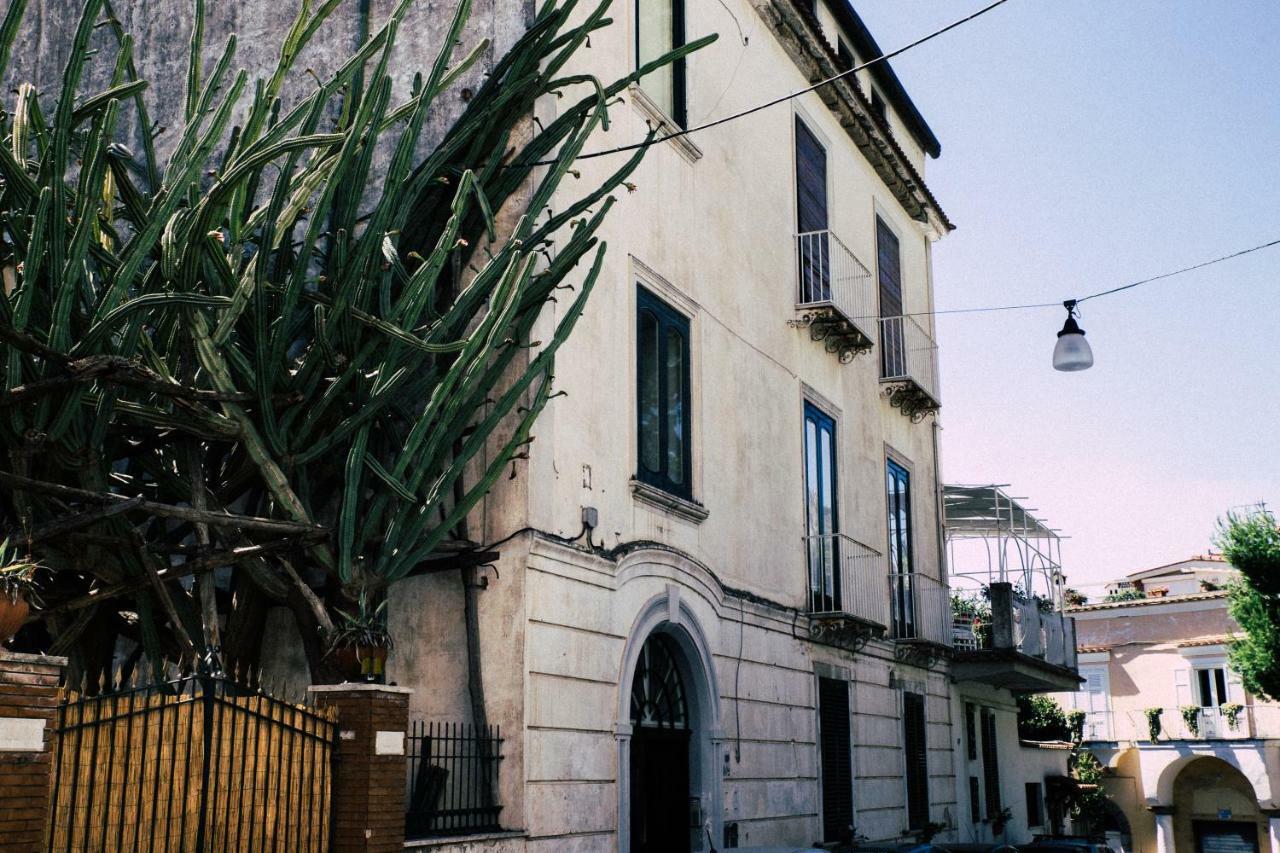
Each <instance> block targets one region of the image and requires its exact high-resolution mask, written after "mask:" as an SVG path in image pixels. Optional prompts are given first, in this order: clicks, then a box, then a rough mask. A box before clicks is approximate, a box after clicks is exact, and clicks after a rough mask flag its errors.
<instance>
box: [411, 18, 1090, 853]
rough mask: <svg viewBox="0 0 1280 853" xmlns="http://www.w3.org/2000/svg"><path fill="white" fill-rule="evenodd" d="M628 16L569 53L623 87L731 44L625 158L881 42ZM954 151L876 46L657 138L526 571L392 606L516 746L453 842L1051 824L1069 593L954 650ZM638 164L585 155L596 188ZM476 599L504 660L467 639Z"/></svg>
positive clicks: (562, 417)
mask: <svg viewBox="0 0 1280 853" xmlns="http://www.w3.org/2000/svg"><path fill="white" fill-rule="evenodd" d="M611 17H612V18H613V19H614V23H613V24H612V25H611V26H609V27H608V28H606V29H604V30H601V31H600V32H598V33H597V34H595V35H593V37H592V39H591V44H590V47H589V48H588V49H585V50H584V51H582V52H581V54H580V55H579V56H578V57H577V58H576V59H575V60H574V63H573V64H574V67H567V68H566V69H564V73H565V74H575V73H590V74H594V75H596V76H598V77H599V78H600V79H603V80H609V79H615V78H617V77H620V76H622V75H624V74H626V73H628V72H629V71H631V70H632V69H633V68H635V67H637V64H642V63H643V62H644V61H645V60H646V59H648V58H651V57H652V56H656V55H659V54H661V53H662V52H663V51H664V50H666V49H668V48H669V47H671V46H672V45H673V44H680V43H682V42H684V41H686V40H687V39H690V38H693V37H694V36H696V35H702V34H705V33H709V32H719V33H720V34H721V37H720V39H719V41H717V42H716V43H715V44H713V45H712V46H711V47H709V48H707V49H705V50H703V51H700V52H698V53H696V54H694V55H692V56H690V57H689V58H688V59H687V60H686V61H684V62H682V63H681V64H679V65H677V66H676V67H675V68H673V69H671V71H670V72H669V73H666V72H664V73H663V74H660V75H652V77H651V78H646V79H645V80H644V81H642V83H641V84H640V85H638V86H634V87H632V88H631V89H630V90H628V91H627V92H626V93H625V94H624V95H623V97H622V98H621V101H620V102H619V103H618V104H617V105H616V106H615V107H614V109H613V113H612V116H611V118H612V121H611V125H610V129H609V130H608V132H607V133H602V134H600V135H599V137H598V141H597V143H596V145H597V147H598V148H599V149H604V148H608V147H612V146H614V145H618V144H626V143H631V142H635V141H636V140H639V139H642V138H643V137H644V135H645V133H646V131H647V130H648V129H649V128H651V127H659V128H662V129H665V130H672V129H676V128H680V127H685V126H690V125H696V124H698V123H700V122H702V121H705V120H706V119H709V118H714V117H717V116H721V115H724V114H728V113H732V112H735V111H737V110H740V109H744V108H747V107H749V106H753V105H755V104H757V103H759V102H760V101H761V100H764V99H767V98H769V97H773V96H776V95H779V94H782V93H786V92H792V91H797V90H800V89H803V88H805V87H806V86H808V85H810V84H811V83H812V82H813V81H815V80H818V79H822V78H826V77H830V76H832V75H834V74H836V73H838V72H839V71H841V70H844V69H846V68H848V67H850V65H851V63H856V62H858V61H861V60H866V59H869V58H872V57H874V56H878V55H879V53H880V50H879V47H878V46H877V45H876V44H875V42H874V40H873V39H872V37H871V35H870V34H869V33H868V32H867V30H866V28H865V27H864V26H863V24H862V22H861V21H860V20H859V19H858V17H857V16H856V14H855V13H854V11H853V9H852V8H851V7H850V6H848V5H847V4H846V3H845V2H844V0H829V2H818V3H816V4H815V3H813V2H793V0H726V2H725V3H724V4H715V3H686V2H680V0H642V1H641V2H639V3H635V2H622V1H621V0H620V2H617V3H615V4H614V6H613V8H612V10H611ZM739 33H741V35H738V34H739ZM556 109H557V104H556V102H555V101H553V100H549V101H548V102H547V103H545V104H544V105H543V107H542V111H541V112H540V114H539V116H538V119H539V120H540V121H542V122H543V123H544V124H546V123H547V122H548V121H550V120H553V119H554V117H555V116H556ZM939 151H940V146H939V144H938V141H937V139H936V138H935V137H934V135H933V133H932V131H931V130H930V129H929V127H928V125H927V124H926V123H925V122H924V119H923V118H922V117H921V116H920V114H919V112H918V111H917V109H916V108H915V106H914V104H913V103H912V102H911V100H910V98H909V97H908V96H907V94H906V92H905V91H904V90H903V88H902V86H901V83H900V82H899V81H898V79H897V77H896V76H895V75H894V73H893V71H892V69H891V68H890V67H889V65H888V64H887V63H882V64H880V65H878V66H875V67H874V69H870V70H863V71H859V72H857V74H856V78H847V79H844V80H841V81H838V82H835V83H832V84H830V85H828V86H825V87H823V88H822V89H820V90H818V91H815V92H810V93H808V94H805V95H803V96H801V97H798V98H795V99H793V100H791V101H789V102H787V103H785V104H782V105H779V106H777V107H774V108H771V109H769V110H766V111H763V112H760V113H756V114H754V115H752V116H750V117H748V118H746V119H743V120H741V121H738V122H733V123H730V124H727V125H723V126H720V127H716V128H713V129H710V130H707V131H705V132H698V133H696V134H692V135H690V136H687V137H679V138H673V139H670V140H667V141H664V142H662V143H660V144H658V145H656V146H654V148H653V149H652V150H651V151H650V152H649V154H648V156H647V157H646V159H645V161H644V163H643V165H642V166H641V167H640V169H639V171H638V172H637V173H636V174H635V176H634V178H633V181H634V183H635V185H636V187H635V190H634V192H633V193H630V194H629V195H627V197H625V198H622V199H620V200H619V204H618V205H617V207H616V208H615V209H614V211H613V213H612V214H611V216H610V218H609V220H608V221H607V223H606V224H605V226H604V228H603V230H602V232H601V237H602V239H603V240H605V241H607V243H608V253H607V255H606V257H605V260H604V266H603V271H602V277H601V279H600V283H599V284H598V285H597V287H596V290H595V292H594V294H593V296H592V300H591V302H590V304H589V305H588V307H587V310H586V314H585V315H584V317H583V318H582V320H581V321H580V323H579V324H578V326H577V328H576V329H575V332H574V335H573V337H571V339H570V340H569V341H568V342H567V343H566V344H565V345H564V347H563V348H562V350H561V352H560V354H559V357H558V360H557V365H556V383H557V388H559V389H561V390H564V391H566V392H567V396H566V397H564V398H562V399H558V400H556V401H555V403H554V404H553V405H552V406H550V407H548V409H547V410H546V411H545V412H544V413H543V414H542V416H541V417H540V420H539V422H538V424H537V426H536V428H535V436H536V440H535V441H534V442H533V444H532V446H531V448H530V452H529V458H528V460H527V462H524V463H522V464H521V466H520V469H519V471H518V476H517V477H516V478H515V479H514V480H511V481H508V482H506V483H504V484H503V485H502V486H501V487H500V488H499V489H498V490H497V491H495V492H494V493H493V495H491V497H490V498H489V499H488V500H487V501H486V503H485V506H484V508H483V509H482V511H480V512H478V513H476V516H475V518H474V519H473V524H472V532H473V538H481V536H483V540H484V541H486V542H492V543H501V545H500V547H499V550H500V554H501V556H500V559H498V560H497V561H496V563H495V565H494V566H493V568H492V569H490V570H485V571H482V572H479V573H477V574H476V575H475V576H473V577H472V576H468V577H467V578H464V582H463V583H462V584H460V583H459V582H458V579H457V578H456V576H450V577H444V576H427V577H421V578H413V579H408V580H406V581H403V582H401V583H399V584H398V585H397V586H396V587H395V589H394V591H393V595H392V598H391V616H390V618H391V629H392V632H393V634H394V636H396V637H397V638H398V640H397V646H396V648H395V650H394V651H393V653H392V657H391V659H390V661H389V664H388V667H389V669H388V671H389V674H390V677H391V678H393V679H394V680H396V681H397V682H398V683H400V684H402V685H407V686H410V687H414V688H415V691H416V692H415V693H414V697H413V700H412V711H413V714H414V715H415V716H416V717H419V718H422V719H425V720H429V721H438V722H447V721H459V720H460V721H463V722H466V721H470V720H474V719H475V718H476V707H477V705H476V693H477V691H476V690H474V689H473V690H471V691H470V692H469V691H467V690H465V689H460V688H459V685H463V684H467V683H468V682H470V683H471V685H472V686H473V687H479V688H481V689H480V691H479V692H480V693H481V695H482V702H483V707H484V717H485V719H486V720H487V721H488V722H490V723H493V724H498V725H500V726H501V730H502V732H503V745H502V754H503V758H502V762H501V771H500V773H499V778H498V784H497V788H496V791H495V794H494V795H495V796H496V797H497V798H498V799H499V800H500V803H501V824H502V826H503V828H504V829H507V830H511V831H510V832H503V833H496V834H492V835H489V836H486V837H485V838H483V839H472V840H470V841H466V842H464V841H460V840H457V839H455V840H453V841H448V840H445V839H440V840H436V841H433V842H431V846H433V847H434V848H439V849H464V847H465V849H495V850H498V849H501V850H530V851H533V850H539V851H542V850H548V851H549V850H555V851H588V850H591V851H596V850H600V851H604V850H619V851H679V850H708V849H710V848H711V846H712V845H714V846H715V847H716V848H717V849H723V848H724V847H736V846H748V845H764V844H781V843H791V844H801V843H806V844H807V843H813V842H835V841H839V840H844V839H848V838H851V837H858V838H865V839H868V840H870V841H874V842H881V843H886V844H892V843H897V842H901V841H905V840H909V839H912V838H920V837H926V836H928V835H930V834H933V833H937V837H938V838H939V839H949V840H958V841H980V840H991V839H993V838H997V837H1003V838H1007V839H1010V840H1023V839H1025V838H1027V837H1028V836H1029V835H1030V834H1031V833H1032V832H1033V828H1032V827H1033V825H1035V823H1036V822H1037V821H1039V826H1041V827H1045V828H1047V823H1048V821H1047V818H1046V817H1045V815H1047V814H1048V808H1047V806H1046V804H1045V801H1042V798H1044V797H1047V794H1046V793H1045V792H1044V791H1043V790H1042V789H1041V788H1036V789H1034V790H1033V789H1032V788H1031V787H1029V786H1030V785H1037V786H1041V785H1043V783H1044V781H1045V779H1046V778H1048V777H1052V776H1059V775H1061V774H1063V773H1064V772H1065V753H1063V752H1062V751H1061V750H1058V751H1054V750H1050V749H1041V748H1039V747H1035V746H1030V745H1021V744H1019V742H1018V740H1017V734H1016V719H1015V710H1014V695H1015V693H1016V692H1025V691H1045V690H1063V689H1070V688H1071V687H1072V686H1074V684H1075V680H1074V675H1073V674H1072V666H1073V663H1072V657H1073V649H1074V642H1071V643H1069V644H1068V645H1066V646H1064V645H1063V643H1062V642H1061V639H1062V638H1063V637H1064V636H1065V635H1064V633H1063V630H1064V629H1063V624H1064V622H1063V620H1062V618H1061V616H1060V614H1058V615H1056V616H1054V617H1053V619H1056V620H1057V621H1056V624H1057V626H1058V627H1057V629H1056V631H1054V630H1049V629H1048V628H1045V629H1044V630H1046V631H1047V632H1048V634H1049V635H1051V636H1056V637H1058V638H1059V643H1058V646H1057V649H1056V651H1054V652H1053V653H1050V652H1048V650H1047V649H1046V646H1045V644H1044V643H1042V642H1041V640H1040V639H1039V638H1040V637H1041V636H1042V631H1041V629H1040V628H1037V629H1036V639H1035V640H1034V641H1033V640H1032V639H1031V637H1030V632H1029V631H1028V632H1024V631H1023V630H1022V628H1023V627H1025V626H1024V625H1023V623H1022V622H1021V621H1020V620H1019V619H1018V618H1017V616H1016V613H1015V610H1017V608H1018V607H1020V605H1017V604H1015V602H1014V598H1013V596H1012V594H1011V585H1010V584H1008V583H1004V584H1003V588H1004V593H1003V595H1004V597H1003V598H999V595H1000V593H999V592H997V593H996V597H997V598H998V600H999V601H1000V602H1002V603H1003V604H1002V605H998V606H997V607H996V609H997V610H999V609H1000V606H1003V608H1004V609H1003V611H1000V612H1001V613H1002V614H1003V615H996V616H995V617H994V620H993V621H994V625H993V631H992V637H993V638H992V639H991V640H989V641H987V642H985V643H976V642H975V643H973V644H971V645H970V646H967V647H966V648H964V649H963V650H962V651H963V654H962V655H959V656H957V654H956V650H955V638H956V628H955V625H954V624H953V619H952V612H951V606H950V587H949V584H948V578H947V572H946V566H945V559H944V534H943V517H942V500H941V491H942V484H941V478H940V474H939V471H940V466H939V460H938V451H937V447H938V425H937V420H936V418H935V417H931V415H933V414H934V413H936V411H937V409H938V406H939V401H940V399H941V395H940V392H939V387H938V372H937V348H936V345H935V344H934V332H933V324H932V317H931V316H929V315H928V312H930V311H931V310H932V308H933V305H934V293H933V288H934V283H933V277H932V266H931V261H930V254H931V250H932V249H931V247H932V244H933V243H934V241H936V240H938V239H939V238H941V237H943V236H944V235H945V234H946V233H947V232H948V231H949V230H950V227H951V226H950V223H949V221H948V220H947V218H946V215H945V214H944V213H943V211H942V209H941V208H940V207H939V205H938V203H937V202H936V200H935V199H934V198H933V196H932V195H931V194H930V192H929V190H928V189H927V187H926V185H925V183H924V179H923V170H924V165H925V161H926V159H927V158H928V157H930V156H937V155H938V153H939ZM617 165H618V159H617V158H616V157H614V158H610V157H603V158H599V159H593V160H587V161H584V162H583V163H582V165H581V168H582V174H583V178H584V185H585V186H590V185H592V182H593V179H594V178H597V177H600V176H602V175H604V174H606V173H607V172H608V171H609V170H611V169H613V168H617ZM571 201H572V199H569V198H564V199H558V200H557V201H556V205H558V206H560V207H563V206H567V205H568V204H569V203H570V202H571ZM553 319H554V318H553V317H548V318H547V320H548V327H550V322H551V321H552V320H553ZM477 531H480V532H481V533H476V532H477ZM468 585H470V587H469V588H468ZM472 594H474V595H475V600H476V602H477V604H476V606H477V611H478V633H479V636H478V642H479V648H480V650H481V654H480V658H479V660H474V659H473V660H468V659H467V656H466V654H465V650H464V646H463V644H462V643H460V642H459V640H458V638H459V637H460V636H462V632H463V630H464V628H463V613H464V611H465V607H466V601H467V596H468V595H472ZM1017 612H1018V613H1020V612H1021V610H1017ZM1031 618H1034V619H1035V620H1037V621H1036V622H1035V624H1036V625H1037V626H1039V625H1040V622H1039V621H1038V620H1039V618H1040V617H1039V616H1034V617H1031V616H1028V619H1031ZM1053 619H1049V618H1046V619H1045V625H1046V626H1047V625H1048V624H1049V623H1050V622H1051V621H1053ZM1027 624H1030V623H1027ZM1055 655H1056V659H1052V658H1054V656H1055ZM961 658H963V660H961ZM957 684H959V685H960V687H957ZM466 845H472V846H470V847H467V846H466ZM475 845H481V846H480V847H476V846H475Z"/></svg>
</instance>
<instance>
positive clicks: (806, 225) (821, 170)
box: [796, 116, 831, 303]
mask: <svg viewBox="0 0 1280 853" xmlns="http://www.w3.org/2000/svg"><path fill="white" fill-rule="evenodd" d="M796 231H797V234H796V241H797V245H796V249H797V255H798V258H799V265H800V293H799V301H800V302H801V303H812V302H828V301H830V299H831V245H830V236H829V234H828V232H827V151H826V149H825V148H823V147H822V143H821V142H819V141H818V137H817V136H814V134H813V131H811V130H810V129H809V127H808V125H806V124H805V123H804V122H803V121H801V120H800V117H799V116H797V117H796Z"/></svg>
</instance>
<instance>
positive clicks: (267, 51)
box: [2, 0, 533, 163]
mask: <svg viewBox="0 0 1280 853" xmlns="http://www.w3.org/2000/svg"><path fill="white" fill-rule="evenodd" d="M299 5H300V3H299V2H298V0H279V2H273V0H212V2H209V3H207V4H206V7H205V30H204V51H203V67H204V73H205V75H206V77H207V74H208V73H209V71H210V70H211V69H212V68H213V66H214V65H215V64H216V63H217V61H218V58H219V56H221V53H222V50H223V47H224V46H225V45H226V43H227V39H228V38H229V37H230V36H233V35H234V36H235V38H236V53H235V58H234V60H233V62H232V64H231V75H230V76H231V77H234V73H235V70H236V69H240V68H243V69H245V70H246V71H247V72H248V77H249V85H248V86H247V87H246V92H248V93H252V91H253V85H252V83H253V81H254V80H255V79H257V78H259V77H261V78H263V79H265V78H267V77H269V76H270V75H271V73H272V71H273V70H274V69H275V66H276V62H277V60H278V58H279V50H280V45H281V42H282V41H283V40H284V38H285V36H286V35H287V33H288V31H289V28H290V27H291V25H292V23H293V20H294V16H295V15H296V13H297V10H298V8H299ZM316 5H319V4H315V3H313V4H312V6H316ZM395 5H396V3H395V2H393V0H347V2H344V3H342V4H341V5H340V6H339V7H338V8H337V9H336V10H335V11H334V13H333V14H332V16H331V17H330V18H329V20H328V21H327V22H326V23H325V24H324V26H323V27H322V28H321V29H320V31H319V32H318V33H317V34H316V36H315V37H314V39H313V40H312V43H311V44H310V45H309V46H308V48H307V49H306V50H305V51H303V53H302V54H301V55H300V57H299V59H298V62H297V65H296V68H295V72H294V74H293V78H292V80H291V84H290V85H289V86H288V87H286V89H285V91H284V92H283V93H282V98H281V100H282V102H283V105H284V107H285V109H288V107H289V105H290V104H292V103H296V101H297V99H298V98H299V97H300V95H302V94H304V93H305V92H306V91H307V90H308V89H309V88H310V87H312V86H314V85H315V83H314V78H312V77H311V76H309V75H307V74H305V73H303V71H304V69H311V70H312V71H314V72H315V74H316V75H318V76H319V77H320V78H321V79H323V78H325V77H326V76H327V75H328V74H330V73H332V72H333V71H334V70H336V69H337V68H338V67H339V66H340V65H341V63H342V62H343V61H344V60H345V59H346V58H348V57H349V56H350V55H351V54H352V53H354V52H355V50H356V49H357V48H358V45H359V42H360V32H361V26H362V24H361V22H362V19H366V18H367V21H368V28H369V31H370V32H376V31H377V29H378V28H379V27H381V26H382V24H383V23H384V22H385V21H386V19H387V16H388V15H389V14H390V12H391V11H392V9H393V8H394V6H395ZM83 6H84V3H83V2H82V0H36V2H30V3H29V4H28V8H27V12H26V17H25V20H24V24H23V28H22V30H21V32H20V35H19V37H18V40H17V42H16V43H15V46H14V51H13V58H12V60H11V68H10V71H9V74H8V75H6V78H5V79H4V80H3V81H2V82H3V84H4V91H6V92H8V91H10V90H11V89H13V88H14V87H15V86H16V84H17V83H19V82H23V81H30V82H33V83H35V85H36V87H37V89H38V90H39V91H40V92H41V95H42V100H41V104H42V106H43V107H44V109H45V110H46V111H47V112H48V113H51V112H52V109H53V105H54V103H55V102H56V98H57V95H58V91H59V89H60V85H61V84H60V81H61V78H62V73H63V69H64V68H65V66H66V62H67V57H68V55H69V53H70V49H71V42H72V37H73V35H74V33H75V28H76V24H77V22H78V21H79V18H80V14H81V10H82V9H83ZM456 8H457V4H456V3H455V2H453V0H418V2H416V3H415V4H414V5H413V6H412V7H411V9H410V10H409V12H408V14H407V15H406V17H405V19H404V23H403V24H402V25H401V27H400V29H399V33H398V35H397V38H396V44H397V46H396V49H395V52H394V54H393V57H392V60H391V63H390V65H389V70H390V73H391V75H392V78H393V80H394V85H395V95H396V96H398V97H400V98H403V97H405V96H407V94H408V92H409V86H410V84H411V82H412V80H413V76H414V74H415V73H417V72H422V73H423V74H424V75H425V74H426V73H427V72H428V71H429V70H430V67H431V63H432V62H433V61H434V59H435V57H436V55H437V53H438V52H439V51H440V49H441V48H442V46H443V41H444V38H443V37H444V33H445V32H446V31H447V28H448V26H449V24H450V22H451V20H452V17H453V13H454V10H455V9H456ZM194 9H195V4H194V2H193V0H116V2H115V3H114V10H115V13H116V14H117V16H118V17H119V19H120V22H121V24H122V25H123V27H124V30H125V32H126V33H129V34H131V35H132V36H133V38H134V48H133V56H134V61H135V63H136V65H137V67H138V73H139V76H140V77H142V78H143V79H145V80H147V81H148V83H149V84H150V85H149V87H148V94H147V108H148V110H149V111H150V113H151V119H152V121H153V122H155V123H156V124H157V125H159V126H160V127H163V128H165V130H164V132H162V133H161V134H160V135H159V136H158V137H157V138H156V147H157V153H158V155H159V157H160V160H161V162H162V163H163V161H164V159H165V157H166V156H167V154H168V153H169V152H170V151H171V150H172V146H173V145H174V144H175V142H176V140H177V138H178V134H177V132H176V131H177V130H178V129H179V128H180V127H181V126H182V123H183V119H184V109H185V102H186V87H187V74H186V69H187V64H188V57H189V55H190V39H191V32H192V26H193V22H194ZM532 13H533V0H476V2H475V3H474V5H473V8H472V12H471V17H470V20H469V23H468V25H467V28H466V30H465V31H464V33H463V37H462V43H461V45H459V46H458V49H457V54H456V55H457V56H464V55H466V52H467V51H468V50H470V49H471V48H472V47H474V46H475V45H477V44H479V43H480V42H481V40H484V39H488V40H489V47H488V50H487V51H486V53H485V56H484V58H483V59H482V60H481V61H480V62H479V63H477V65H476V66H475V67H474V68H473V69H472V70H471V71H470V72H469V73H468V75H467V77H466V78H464V79H463V80H461V81H460V82H459V86H458V87H457V88H455V90H454V91H452V92H451V93H449V94H448V95H447V96H446V97H444V98H443V99H442V100H441V101H440V107H439V108H438V109H437V110H436V111H435V112H434V113H433V114H432V116H431V117H430V119H429V121H428V127H427V132H426V133H425V134H424V138H425V140H426V142H425V144H430V141H431V140H433V139H438V138H439V136H440V135H441V134H442V133H443V131H444V130H445V129H446V128H447V127H448V126H449V122H451V121H452V120H453V119H454V118H456V117H457V116H458V115H459V114H460V113H461V111H462V108H463V107H464V102H463V100H462V97H463V96H462V92H463V90H464V89H465V88H466V87H467V86H469V85H470V86H474V85H475V84H476V82H477V81H478V80H480V79H481V75H483V74H484V73H485V72H486V70H487V69H489V68H491V67H492V66H493V63H494V62H495V61H496V60H497V59H498V58H499V57H501V56H502V54H503V52H504V51H505V50H506V49H507V48H509V47H510V46H511V45H512V44H513V43H514V42H515V41H516V40H517V39H518V38H519V37H520V35H521V34H522V33H523V32H524V29H525V27H526V26H527V25H528V22H529V20H530V19H531V16H532ZM92 46H93V48H94V49H96V50H99V51H102V52H103V53H102V54H101V55H100V56H99V57H98V58H95V59H91V60H90V74H89V75H88V77H87V78H86V80H85V82H84V84H83V85H82V87H81V94H82V95H83V94H84V93H91V92H96V91H100V90H101V89H102V88H104V87H105V86H106V85H108V80H109V76H110V73H111V70H112V63H113V62H114V58H115V55H116V43H115V39H114V37H113V36H111V34H110V33H109V32H108V30H107V28H106V27H100V28H98V30H97V31H96V33H95V35H94V37H93V41H92ZM202 79H204V78H202ZM7 98H8V96H6V100H7ZM122 107H123V111H124V113H125V114H127V115H130V116H132V110H131V109H130V108H129V107H128V105H127V104H125V105H122ZM135 125H136V122H135ZM134 151H135V153H139V154H140V150H139V149H138V148H137V147H136V145H135V147H134Z"/></svg>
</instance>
